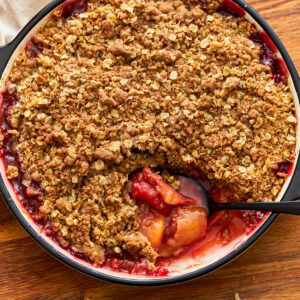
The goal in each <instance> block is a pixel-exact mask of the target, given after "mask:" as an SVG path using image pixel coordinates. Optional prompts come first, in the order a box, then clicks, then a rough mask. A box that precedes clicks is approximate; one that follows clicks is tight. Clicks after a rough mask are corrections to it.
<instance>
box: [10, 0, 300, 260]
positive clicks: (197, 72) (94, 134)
mask: <svg viewBox="0 0 300 300" xmlns="http://www.w3.org/2000/svg"><path fill="white" fill-rule="evenodd" d="M219 4H220V1H216V0H208V1H207V4H206V3H205V1H200V2H199V1H192V0H182V1H180V0H167V1H152V0H147V1H146V0H138V1H137V0H102V1H98V0H91V1H89V6H88V11H87V12H84V13H81V14H79V15H75V16H73V17H72V18H69V19H67V20H65V21H63V20H62V19H61V18H60V13H61V10H60V9H59V8H58V9H56V10H55V11H54V13H53V14H52V16H51V18H50V19H49V21H48V22H47V23H46V25H45V26H44V27H43V28H41V29H40V30H39V32H38V33H36V34H35V36H34V37H33V40H32V41H33V43H34V44H36V45H39V48H40V49H42V50H41V53H40V54H39V55H37V56H34V55H31V56H30V55H28V53H27V52H26V51H23V52H22V53H21V54H20V55H19V56H18V57H17V59H16V60H15V63H14V66H13V69H12V71H11V73H10V76H9V83H8V86H9V89H10V91H11V92H12V93H13V92H14V91H17V94H18V97H19V102H18V103H17V104H16V105H15V106H13V107H12V108H11V109H10V112H9V113H10V118H11V123H12V125H13V126H14V128H15V129H16V132H15V133H14V134H20V138H19V143H18V145H17V150H18V151H19V155H20V160H21V165H22V168H23V169H24V170H27V171H28V172H29V173H30V174H31V180H34V181H37V182H40V185H41V187H42V189H43V191H44V194H43V205H42V206H41V207H40V214H41V215H43V216H45V217H47V218H49V219H50V220H51V222H52V226H53V228H54V230H55V231H57V233H58V237H59V241H60V243H61V244H62V245H63V246H68V245H71V246H72V249H73V250H74V251H78V252H83V253H84V254H86V255H87V256H88V257H89V258H90V259H91V260H92V261H94V262H95V263H97V264H101V263H103V262H104V260H105V255H109V254H114V255H119V254H121V253H123V252H126V253H129V255H131V256H133V257H136V258H139V257H144V258H146V259H147V260H148V262H149V263H153V262H155V260H156V258H157V253H156V252H155V251H154V249H153V248H152V247H151V245H150V243H149V241H148V240H147V238H146V237H145V236H143V235H142V234H141V233H140V232H139V231H138V228H139V217H138V207H137V205H136V204H135V202H134V201H133V199H132V198H131V197H130V184H128V183H129V175H130V174H131V173H132V172H134V171H135V170H137V169H139V168H143V167H145V166H147V167H150V168H156V167H159V168H161V169H164V168H165V169H168V170H173V171H180V172H185V173H187V174H194V176H200V174H202V175H204V176H205V177H207V178H208V179H211V180H215V181H216V182H218V184H220V185H225V186H228V187H230V188H231V189H232V190H233V191H234V192H235V195H236V197H237V198H238V199H240V200H247V201H253V200H259V199H263V200H265V201H271V200H274V199H275V198H276V196H277V195H278V193H279V191H280V190H281V187H282V185H283V183H284V181H285V178H283V177H276V176H275V175H274V173H273V169H275V168H276V167H277V165H278V163H280V162H282V161H285V160H288V159H290V158H291V157H292V156H293V154H294V151H295V143H296V142H295V140H296V139H295V135H296V133H295V125H296V118H295V107H294V102H293V97H292V94H291V91H290V89H289V86H288V84H287V83H283V84H281V85H275V84H274V81H273V80H272V74H271V71H270V68H269V67H268V66H265V65H262V64H260V59H259V56H260V47H259V45H256V44H254V43H253V42H252V41H251V40H250V39H249V37H250V36H251V35H252V34H254V33H256V32H257V31H256V29H255V28H254V27H253V26H252V25H251V24H250V23H249V22H248V21H246V20H245V19H244V18H233V17H230V16H229V17H224V16H221V15H220V14H218V13H216V8H217V7H218V5H219ZM16 174H18V170H16V169H15V167H10V166H8V175H9V178H13V177H14V176H16ZM167 177H168V179H169V181H170V182H172V181H173V180H174V178H172V176H167ZM27 184H28V183H27Z"/></svg>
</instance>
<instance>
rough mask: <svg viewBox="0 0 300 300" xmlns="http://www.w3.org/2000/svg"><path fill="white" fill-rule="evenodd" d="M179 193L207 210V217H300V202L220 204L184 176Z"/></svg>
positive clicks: (181, 179)
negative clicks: (241, 213) (248, 213)
mask: <svg viewBox="0 0 300 300" xmlns="http://www.w3.org/2000/svg"><path fill="white" fill-rule="evenodd" d="M178 180H179V183H180V187H179V193H180V194H182V195H184V196H186V197H189V198H192V199H195V200H197V201H198V203H199V204H198V205H199V206H200V207H203V208H205V209H206V212H207V216H209V215H210V214H212V212H215V211H221V210H236V209H238V210H259V211H265V212H267V211H269V212H274V213H285V214H292V215H300V200H294V201H287V202H233V203H218V202H216V201H215V200H214V199H213V198H212V197H211V195H210V194H209V193H208V191H207V190H206V189H205V188H204V187H203V185H202V184H200V183H199V182H198V181H196V180H194V179H192V178H190V177H186V176H183V175H180V176H178Z"/></svg>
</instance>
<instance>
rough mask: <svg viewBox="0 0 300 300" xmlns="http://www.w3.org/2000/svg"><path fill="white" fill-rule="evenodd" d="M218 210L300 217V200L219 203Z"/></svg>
mask: <svg viewBox="0 0 300 300" xmlns="http://www.w3.org/2000/svg"><path fill="white" fill-rule="evenodd" d="M216 209H217V210H232V209H241V210H260V211H270V212H274V213H285V214H292V215H300V200H297V201H287V202H240V203H218V204H217V205H216Z"/></svg>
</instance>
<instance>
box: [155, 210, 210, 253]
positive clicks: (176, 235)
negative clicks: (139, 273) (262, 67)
mask: <svg viewBox="0 0 300 300" xmlns="http://www.w3.org/2000/svg"><path fill="white" fill-rule="evenodd" d="M206 229H207V213H206V210H205V209H204V208H199V207H192V208H190V207H178V208H176V209H175V210H174V211H173V213H172V215H171V223H170V225H169V226H168V227H167V228H166V230H165V234H166V246H165V247H162V249H161V251H160V252H159V254H160V255H161V256H170V255H176V253H178V252H180V250H182V248H183V247H185V246H188V245H190V244H193V243H195V242H197V241H200V240H202V239H203V238H204V237H205V235H206Z"/></svg>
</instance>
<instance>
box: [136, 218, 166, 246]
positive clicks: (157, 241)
mask: <svg viewBox="0 0 300 300" xmlns="http://www.w3.org/2000/svg"><path fill="white" fill-rule="evenodd" d="M164 229H165V218H164V217H162V216H159V215H154V214H152V213H148V214H146V215H144V216H142V217H141V224H140V227H139V231H140V232H141V233H142V234H143V235H144V236H146V237H147V238H148V240H149V242H150V244H151V246H152V247H153V248H154V249H158V248H159V247H160V245H161V243H162V240H163V236H164Z"/></svg>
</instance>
